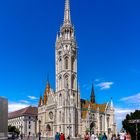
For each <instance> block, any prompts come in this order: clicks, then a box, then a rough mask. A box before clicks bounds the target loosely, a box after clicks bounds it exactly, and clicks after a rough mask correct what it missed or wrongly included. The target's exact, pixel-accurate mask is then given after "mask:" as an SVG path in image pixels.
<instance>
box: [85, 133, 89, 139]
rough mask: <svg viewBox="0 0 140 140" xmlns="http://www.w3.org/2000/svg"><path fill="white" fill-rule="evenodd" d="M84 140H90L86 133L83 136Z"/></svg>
mask: <svg viewBox="0 0 140 140" xmlns="http://www.w3.org/2000/svg"><path fill="white" fill-rule="evenodd" d="M84 140H90V136H89V134H88V132H86V135H85V136H84Z"/></svg>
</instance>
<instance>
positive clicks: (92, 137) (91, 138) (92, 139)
mask: <svg viewBox="0 0 140 140" xmlns="http://www.w3.org/2000/svg"><path fill="white" fill-rule="evenodd" d="M94 139H95V135H94V132H92V135H91V137H90V140H94Z"/></svg>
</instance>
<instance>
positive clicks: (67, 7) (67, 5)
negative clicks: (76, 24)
mask: <svg viewBox="0 0 140 140" xmlns="http://www.w3.org/2000/svg"><path fill="white" fill-rule="evenodd" d="M69 23H71V16H70V2H69V0H65V11H64V24H69Z"/></svg>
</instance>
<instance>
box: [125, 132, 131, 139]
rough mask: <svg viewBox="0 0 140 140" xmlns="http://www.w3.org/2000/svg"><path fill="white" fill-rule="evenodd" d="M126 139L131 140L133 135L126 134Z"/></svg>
mask: <svg viewBox="0 0 140 140" xmlns="http://www.w3.org/2000/svg"><path fill="white" fill-rule="evenodd" d="M125 137H126V140H131V135H130V133H129V132H126V134H125Z"/></svg>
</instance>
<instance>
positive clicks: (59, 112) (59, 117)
mask: <svg viewBox="0 0 140 140" xmlns="http://www.w3.org/2000/svg"><path fill="white" fill-rule="evenodd" d="M59 121H60V122H61V111H60V112H59Z"/></svg>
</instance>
